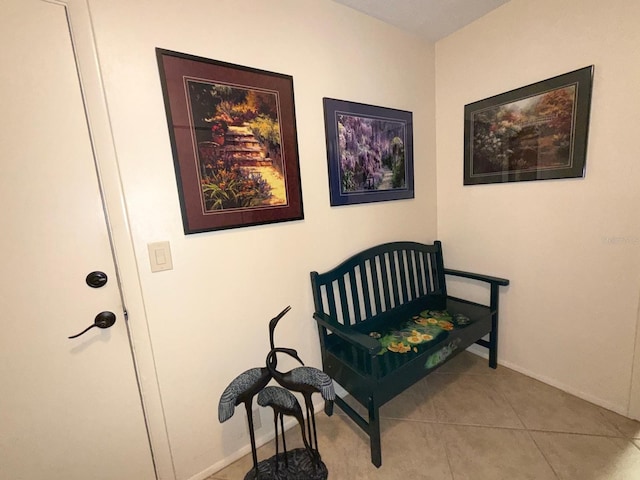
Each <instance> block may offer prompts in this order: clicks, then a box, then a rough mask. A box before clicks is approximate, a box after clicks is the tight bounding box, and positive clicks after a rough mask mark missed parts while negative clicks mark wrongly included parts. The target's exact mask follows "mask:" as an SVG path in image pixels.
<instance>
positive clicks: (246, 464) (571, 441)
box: [208, 352, 640, 480]
mask: <svg viewBox="0 0 640 480" xmlns="http://www.w3.org/2000/svg"><path fill="white" fill-rule="evenodd" d="M335 412H336V415H333V416H332V417H327V416H326V415H325V414H324V413H319V414H317V415H316V418H317V428H318V441H319V444H320V453H321V454H322V459H323V461H324V463H325V464H326V466H327V468H328V470H329V479H335V480H369V479H384V480H394V479H404V480H406V479H433V480H502V479H504V480H519V479H531V480H547V479H549V480H640V422H636V421H633V420H630V419H628V418H625V417H623V416H620V415H618V414H616V413H613V412H610V411H608V410H605V409H603V408H600V407H598V406H595V405H593V404H591V403H589V402H586V401H584V400H581V399H579V398H577V397H574V396H572V395H569V394H567V393H564V392H562V391H560V390H558V389H556V388H553V387H550V386H548V385H545V384H544V383H541V382H538V381H536V380H533V379H531V378H529V377H526V376H524V375H521V374H519V373H517V372H514V371H513V370H510V369H508V368H505V367H501V366H499V367H498V369H497V370H492V369H490V368H489V367H488V366H487V362H486V360H485V359H483V358H481V357H478V356H476V355H473V354H471V353H468V352H463V353H462V354H460V355H459V356H458V357H456V358H455V359H453V360H452V361H450V362H449V363H448V364H446V365H444V366H443V367H442V368H440V369H439V370H438V371H437V372H435V373H433V374H432V375H430V376H428V377H427V378H425V379H424V380H422V381H421V382H419V383H417V384H416V385H414V386H413V387H412V388H410V389H409V390H407V391H406V392H404V393H402V394H401V395H399V396H398V397H396V398H394V399H393V400H392V401H391V402H389V403H388V404H386V405H385V406H384V407H382V409H381V412H380V416H381V424H382V466H381V467H380V468H379V469H378V468H376V467H374V466H373V465H372V464H371V461H370V451H369V442H368V438H367V437H366V435H365V434H364V433H363V432H362V431H361V430H360V429H359V428H358V427H357V426H356V425H355V424H354V423H353V422H352V421H351V420H350V419H349V418H348V417H347V416H345V415H344V414H343V413H342V411H341V410H340V409H339V408H336V409H335ZM294 432H295V433H294ZM299 436H300V435H299V434H298V431H297V430H291V431H290V432H289V433H288V435H287V446H289V448H290V449H291V448H295V447H296V446H299V445H300V444H301V441H300V440H299ZM296 440H297V443H296ZM274 453H275V452H274V443H273V442H270V443H269V444H267V445H265V446H264V447H262V448H260V449H259V450H258V458H259V460H263V459H266V458H269V457H270V456H271V455H273V454H274ZM251 466H252V462H251V456H250V455H247V456H245V457H243V458H242V459H240V460H238V461H237V462H235V463H234V464H232V465H230V466H229V467H227V468H225V469H224V470H222V471H220V472H218V473H216V474H214V475H213V476H211V477H209V479H208V480H236V479H243V478H244V475H245V474H246V472H247V471H249V469H250V468H251Z"/></svg>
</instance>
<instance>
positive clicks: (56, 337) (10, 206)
mask: <svg viewBox="0 0 640 480" xmlns="http://www.w3.org/2000/svg"><path fill="white" fill-rule="evenodd" d="M0 10H1V11H0V247H1V248H0V254H1V255H4V257H2V259H1V261H0V318H1V321H0V326H1V327H2V328H1V330H0V479H1V480H21V479H24V480H102V479H104V480H147V479H154V478H155V473H154V468H153V461H152V456H151V451H150V447H149V439H148V436H147V431H146V427H145V422H144V415H143V410H142V405H141V400H140V392H139V389H138V385H137V381H136V375H135V370H134V364H133V358H132V352H131V347H130V343H129V337H128V333H127V326H126V323H125V318H124V313H123V310H124V309H123V305H122V301H121V297H120V291H119V287H118V281H117V278H116V271H115V267H114V263H113V257H112V253H111V248H110V243H109V237H108V232H107V229H106V221H105V215H104V211H103V206H102V202H101V195H100V191H99V187H98V181H97V174H96V167H95V164H94V159H93V154H92V147H91V143H90V139H89V134H88V129H87V120H86V117H85V115H84V107H83V101H82V96H81V91H80V87H79V81H78V73H77V70H76V67H75V63H74V56H73V49H72V44H71V39H70V34H69V26H68V24H67V19H66V12H65V8H64V7H63V6H61V5H57V4H53V3H45V2H43V1H40V0H0ZM92 271H102V272H104V273H105V274H106V275H107V277H108V280H107V283H106V284H105V285H104V286H102V287H100V288H92V287H90V286H89V285H88V284H87V283H86V281H85V277H86V276H87V274H88V273H90V272H92ZM104 311H107V312H113V313H114V314H115V317H116V323H115V324H114V325H113V326H112V327H111V328H108V329H99V328H92V329H90V330H89V331H87V332H86V333H85V334H84V335H82V336H80V337H78V338H75V339H68V338H67V337H69V336H71V335H74V334H76V333H78V332H80V331H82V330H83V329H85V328H86V327H88V326H89V325H90V324H92V323H93V322H94V318H95V317H96V315H97V314H98V313H100V312H104Z"/></svg>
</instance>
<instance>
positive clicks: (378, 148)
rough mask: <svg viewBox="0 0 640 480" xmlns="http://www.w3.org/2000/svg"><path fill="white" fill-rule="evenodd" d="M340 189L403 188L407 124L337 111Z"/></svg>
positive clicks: (356, 190) (354, 190) (351, 190)
mask: <svg viewBox="0 0 640 480" xmlns="http://www.w3.org/2000/svg"><path fill="white" fill-rule="evenodd" d="M337 123H338V125H337V127H338V132H337V134H338V150H339V160H340V179H341V182H340V183H341V186H340V188H341V191H342V192H343V193H348V192H360V191H370V190H391V189H396V188H404V187H405V185H406V174H405V140H404V139H405V124H404V123H403V122H398V121H393V120H388V119H383V118H371V117H364V116H357V115H350V114H345V113H338V114H337Z"/></svg>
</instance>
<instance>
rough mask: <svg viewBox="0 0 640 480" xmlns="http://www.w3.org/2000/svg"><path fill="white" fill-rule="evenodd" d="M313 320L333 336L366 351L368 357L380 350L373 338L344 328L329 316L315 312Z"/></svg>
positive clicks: (378, 344) (377, 342) (378, 343)
mask: <svg viewBox="0 0 640 480" xmlns="http://www.w3.org/2000/svg"><path fill="white" fill-rule="evenodd" d="M313 318H315V320H316V322H318V324H319V325H322V326H323V327H325V328H328V329H329V330H331V331H332V332H333V333H334V334H336V335H338V336H339V337H340V338H342V339H344V340H346V341H347V342H349V343H351V344H353V345H355V346H356V347H359V348H362V349H364V350H366V351H367V353H368V354H369V355H372V356H373V355H376V354H377V353H378V352H379V351H380V349H381V348H382V346H381V345H380V342H379V341H378V340H376V339H375V338H372V337H370V336H369V335H365V334H364V333H360V332H357V331H355V330H353V329H352V328H350V327H346V326H344V325H342V324H341V323H338V322H336V321H335V320H334V319H333V318H331V317H330V316H329V315H326V314H324V313H322V312H315V313H314V314H313Z"/></svg>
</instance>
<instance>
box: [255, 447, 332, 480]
mask: <svg viewBox="0 0 640 480" xmlns="http://www.w3.org/2000/svg"><path fill="white" fill-rule="evenodd" d="M287 462H288V465H289V466H288V467H287V464H286V463H285V458H284V453H281V454H279V455H278V458H277V459H276V456H275V455H274V456H273V457H271V458H268V459H266V460H263V461H261V462H260V463H258V476H257V477H256V471H255V469H253V468H252V469H251V470H249V471H248V472H247V474H246V475H245V477H244V480H326V478H327V476H328V474H329V472H328V471H327V466H326V465H325V464H324V463H323V462H322V460H320V462H318V463H317V464H316V463H315V462H313V461H312V460H311V457H310V456H309V452H308V451H307V450H306V449H305V448H296V449H295V450H291V451H290V452H287Z"/></svg>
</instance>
